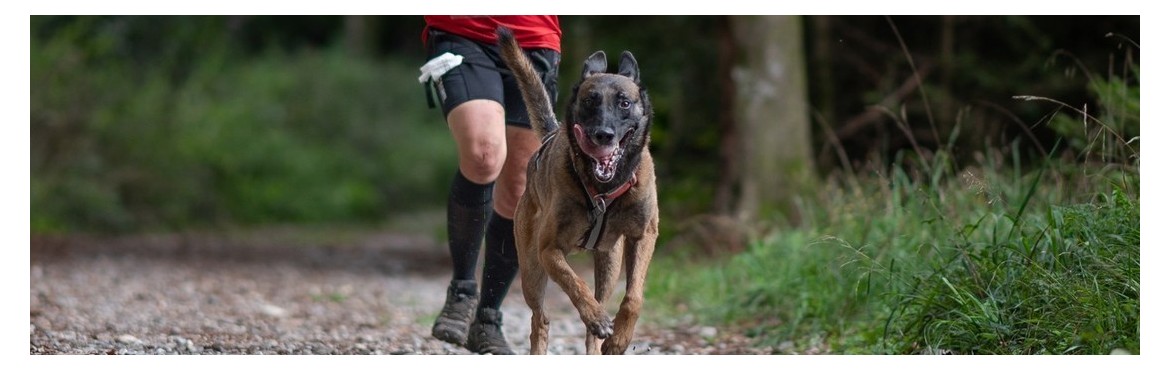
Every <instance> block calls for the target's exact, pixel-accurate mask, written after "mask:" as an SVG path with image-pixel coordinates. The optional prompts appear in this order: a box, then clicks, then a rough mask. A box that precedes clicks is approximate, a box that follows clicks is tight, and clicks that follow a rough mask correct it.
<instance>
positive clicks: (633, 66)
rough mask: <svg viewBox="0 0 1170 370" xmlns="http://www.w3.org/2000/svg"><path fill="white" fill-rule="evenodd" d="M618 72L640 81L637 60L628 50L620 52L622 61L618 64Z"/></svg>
mask: <svg viewBox="0 0 1170 370" xmlns="http://www.w3.org/2000/svg"><path fill="white" fill-rule="evenodd" d="M618 74H619V75H622V76H626V77H629V78H630V79H631V80H634V82H641V81H640V80H639V79H638V78H639V77H638V75H639V73H638V61H637V60H636V59H634V53H631V52H629V51H623V52H622V61H621V63H620V64H618Z"/></svg>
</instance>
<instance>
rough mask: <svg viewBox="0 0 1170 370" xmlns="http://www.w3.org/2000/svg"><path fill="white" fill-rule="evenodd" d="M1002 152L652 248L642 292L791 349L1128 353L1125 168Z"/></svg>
mask: <svg viewBox="0 0 1170 370" xmlns="http://www.w3.org/2000/svg"><path fill="white" fill-rule="evenodd" d="M1000 165H1002V164H997V163H995V162H994V161H989V162H987V163H984V165H983V167H982V168H969V169H966V170H964V171H963V172H962V173H961V175H959V176H954V177H953V178H950V179H949V180H948V179H944V180H941V181H939V182H938V183H937V184H936V185H923V183H924V182H926V181H924V179H921V178H919V179H916V178H915V177H914V175H913V174H911V173H907V172H906V171H902V170H900V169H898V168H893V169H890V170H889V171H888V172H886V174H877V175H874V176H873V177H872V178H867V179H860V180H857V181H852V182H850V183H852V185H849V184H835V185H833V186H831V187H830V189H829V190H828V191H826V192H824V193H822V194H820V195H818V196H816V197H815V198H814V199H808V201H807V202H805V203H804V206H803V207H802V212H803V213H804V214H805V215H809V216H811V217H806V219H809V220H810V221H809V224H808V225H805V227H802V228H798V229H794V230H784V231H777V232H774V233H771V234H769V235H768V236H766V237H764V238H762V239H760V240H758V241H755V242H753V243H751V245H750V246H749V247H748V249H747V251H745V252H744V253H741V254H738V255H735V256H732V257H730V258H728V259H726V260H721V261H719V262H718V263H699V262H689V261H687V260H684V259H682V258H671V257H669V256H668V257H666V258H662V259H661V261H656V263H658V265H656V266H655V268H654V273H652V274H650V275H651V276H650V282H649V287H648V289H647V291H648V293H647V295H648V300H649V301H651V302H654V303H652V304H653V305H655V306H659V307H672V308H673V309H672V312H670V313H669V314H667V315H665V316H668V317H687V315H688V314H689V315H691V316H694V317H696V318H697V319H698V320H700V321H705V322H718V323H724V324H730V325H734V326H739V327H741V328H742V330H743V331H744V332H745V333H746V334H748V335H750V336H754V337H755V338H757V340H758V343H759V344H760V345H770V346H775V345H779V344H780V343H783V342H788V341H792V342H794V343H795V344H796V346H795V348H794V351H796V352H802V351H805V350H809V349H810V347H815V346H825V345H827V346H829V347H830V348H831V351H832V352H833V353H893V354H908V353H948V352H949V353H963V354H1042V353H1051V354H1108V353H1110V351H1111V350H1113V349H1115V348H1121V349H1125V350H1128V351H1129V352H1131V353H1140V347H1139V338H1140V335H1139V334H1140V333H1139V331H1138V326H1139V321H1140V318H1139V317H1140V316H1139V301H1140V300H1139V298H1140V295H1139V292H1140V289H1139V287H1140V281H1139V272H1140V269H1139V267H1140V264H1139V261H1140V260H1139V257H1140V256H1139V246H1140V243H1139V241H1140V231H1139V229H1138V218H1139V216H1138V215H1139V200H1138V199H1139V198H1138V196H1137V194H1138V190H1137V189H1136V188H1134V187H1133V186H1136V185H1135V184H1137V181H1136V178H1133V179H1130V181H1129V182H1127V183H1120V182H1109V181H1100V180H1102V179H1103V178H1105V176H1106V175H1115V176H1123V175H1118V174H1117V173H1114V172H1105V173H1101V174H1100V175H1099V176H1093V177H1092V178H1079V179H1078V177H1079V176H1078V175H1072V176H1070V175H1066V174H1062V172H1064V171H1058V170H1044V169H1039V170H1035V171H1032V172H1029V173H1024V174H1022V175H1020V176H1013V175H1010V174H1011V173H1015V172H1018V171H1020V169H1016V168H1013V169H1003V168H1000V167H998V166H1000ZM1066 170H1068V169H1066ZM1072 172H1079V171H1072ZM1005 174H1006V175H1005ZM1124 176H1134V177H1136V175H1134V174H1124ZM1126 184H1128V185H1129V187H1127V186H1126ZM657 319H658V320H667V319H665V318H664V317H659V318H657ZM815 337H819V338H825V340H826V343H818V341H812V342H809V341H804V340H802V338H815Z"/></svg>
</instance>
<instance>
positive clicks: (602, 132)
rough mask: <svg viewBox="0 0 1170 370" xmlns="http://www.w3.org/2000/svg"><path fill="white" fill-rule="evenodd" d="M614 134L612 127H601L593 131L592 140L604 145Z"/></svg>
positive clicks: (610, 140)
mask: <svg viewBox="0 0 1170 370" xmlns="http://www.w3.org/2000/svg"><path fill="white" fill-rule="evenodd" d="M614 136H615V135H614V132H613V128H609V127H603V128H599V129H597V131H594V132H593V141H594V142H596V143H597V144H599V145H605V144H609V143H611V142H613V137H614Z"/></svg>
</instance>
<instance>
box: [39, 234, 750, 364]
mask: <svg viewBox="0 0 1170 370" xmlns="http://www.w3.org/2000/svg"><path fill="white" fill-rule="evenodd" d="M324 234H325V233H322V232H318V233H316V234H314V233H312V232H303V231H289V230H283V231H282V230H267V231H263V232H247V233H230V234H213V235H208V234H191V233H188V234H166V235H135V236H126V237H116V238H112V237H85V236H70V237H40V236H34V237H33V238H32V245H31V249H30V281H31V287H30V290H29V293H30V302H31V303H30V307H29V322H30V325H29V353H30V354H469V352H468V351H466V350H465V349H463V348H461V347H458V346H453V345H450V344H447V343H444V342H442V341H439V340H436V339H433V338H431V337H430V325H431V323H432V322H433V320H434V316H435V314H436V313H437V312H438V309H439V308H440V307H441V306H442V304H443V299H444V292H445V288H446V283H447V280H448V279H449V272H448V270H447V267H446V266H447V265H446V264H447V252H446V249H445V246H442V245H440V244H438V243H437V242H436V241H435V238H434V237H428V236H421V235H415V234H402V233H390V232H384V233H372V232H357V233H354V232H350V233H344V232H342V233H339V234H340V235H333V234H338V233H332V234H330V235H328V236H324ZM577 257H581V256H577ZM575 260H580V261H585V259H581V258H575ZM579 272H580V273H582V274H584V275H585V276H586V278H587V279H588V280H587V281H592V278H591V277H589V276H590V275H589V274H590V271H589V270H588V268H587V264H583V265H582V267H580V270H579ZM549 289H550V292H549V294H548V295H547V298H546V299H547V300H548V301H549V302H548V306H549V310H550V314H551V316H552V318H553V322H552V323H551V332H550V345H549V352H550V353H551V354H580V353H583V352H584V340H583V338H584V327H583V326H582V325H581V323H580V322H579V321H578V319H577V314H576V312H575V310H573V308H572V306H571V305H570V304H569V303H568V299H567V298H565V296H564V293H562V292H560V291H559V290H555V286H550V288H549ZM619 294H620V292H618V293H616V294H615V299H613V300H612V301H613V302H611V305H616V303H617V301H618V300H619V298H617V297H618V295H619ZM648 307H650V306H649V304H648ZM648 309H652V308H648ZM503 312H504V315H505V317H504V330H505V336H506V337H507V338H508V339H509V341H510V342H511V344H512V347H513V350H515V351H517V352H518V353H527V350H528V333H529V327H528V321H529V318H530V317H531V313H529V311H528V309H527V306H525V304H524V302H523V297H522V294H521V293H520V291H519V289H518V283H516V284H514V285H513V289H512V291H511V292H510V294H509V296H508V298H507V300H506V301H505V302H504V306H503ZM611 312H616V310H611ZM644 321H646V320H644ZM746 344H747V340H746V339H745V338H743V337H742V336H739V335H735V334H730V333H720V330H718V329H716V328H713V327H686V326H679V327H672V328H656V327H651V325H650V324H646V323H645V322H641V323H639V328H638V329H637V334H636V337H635V342H634V343H633V345H632V346H631V347H632V348H631V349H630V350H629V351H628V353H630V354H716V353H723V354H756V353H771V352H772V350H771V349H766V348H765V349H759V348H750V347H748V346H747V345H746Z"/></svg>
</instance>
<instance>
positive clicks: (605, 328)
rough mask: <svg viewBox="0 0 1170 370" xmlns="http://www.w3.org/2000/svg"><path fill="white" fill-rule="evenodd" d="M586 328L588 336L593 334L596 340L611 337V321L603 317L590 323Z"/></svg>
mask: <svg viewBox="0 0 1170 370" xmlns="http://www.w3.org/2000/svg"><path fill="white" fill-rule="evenodd" d="M586 326H587V327H588V329H589V334H593V335H594V336H596V337H597V338H598V339H605V338H609V336H611V335H613V320H610V319H609V318H608V317H603V318H601V320H597V321H594V322H591V323H589V324H587V325H586Z"/></svg>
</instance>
